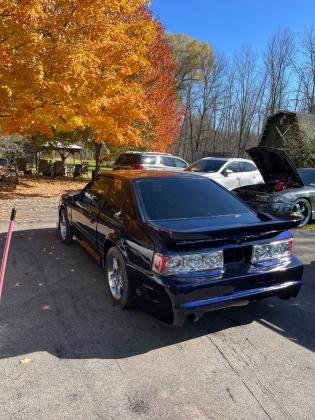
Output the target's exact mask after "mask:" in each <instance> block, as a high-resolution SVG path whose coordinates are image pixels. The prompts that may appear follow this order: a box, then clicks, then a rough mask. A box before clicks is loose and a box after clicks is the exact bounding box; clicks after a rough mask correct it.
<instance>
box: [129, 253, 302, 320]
mask: <svg viewBox="0 0 315 420" xmlns="http://www.w3.org/2000/svg"><path fill="white" fill-rule="evenodd" d="M128 274H129V275H130V278H132V281H133V286H134V293H135V296H136V297H137V298H139V300H140V301H141V306H142V307H145V309H146V310H147V311H148V312H150V313H152V314H154V315H155V316H157V317H158V318H160V319H163V320H166V321H167V322H171V323H173V325H176V326H181V325H183V323H184V322H185V320H186V318H188V317H189V318H192V319H194V320H198V319H199V318H200V317H201V316H202V315H203V314H204V313H206V312H209V311H213V310H217V309H222V308H227V307H230V306H242V305H246V304H247V303H249V302H250V301H253V300H257V299H262V298H265V297H269V296H283V297H295V296H296V295H297V294H298V292H299V290H300V288H301V284H302V275H303V265H302V263H301V262H300V261H299V260H298V259H297V258H296V257H295V256H291V257H290V258H289V259H288V260H287V261H286V262H285V264H282V265H280V266H269V267H255V266H253V265H251V264H245V263H244V264H242V263H233V264H227V266H226V270H225V273H224V276H223V277H222V278H220V279H214V278H213V277H212V278H211V276H210V275H209V273H194V274H191V275H187V276H186V277H185V278H183V277H181V278H180V277H179V276H178V277H177V276H166V277H165V276H156V275H153V276H148V275H147V274H145V273H144V272H143V271H142V272H141V271H138V270H136V269H135V268H132V267H128ZM170 313H171V316H169V314H170Z"/></svg>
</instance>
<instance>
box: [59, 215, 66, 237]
mask: <svg viewBox="0 0 315 420" xmlns="http://www.w3.org/2000/svg"><path fill="white" fill-rule="evenodd" d="M59 230H60V235H61V238H62V240H63V241H65V240H66V238H67V222H66V215H65V213H64V212H63V211H62V212H61V213H60V220H59Z"/></svg>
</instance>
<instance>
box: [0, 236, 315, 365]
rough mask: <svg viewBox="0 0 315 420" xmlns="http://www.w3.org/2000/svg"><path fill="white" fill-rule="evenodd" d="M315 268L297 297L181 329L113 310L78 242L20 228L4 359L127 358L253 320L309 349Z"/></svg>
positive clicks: (214, 315)
mask: <svg viewBox="0 0 315 420" xmlns="http://www.w3.org/2000/svg"><path fill="white" fill-rule="evenodd" d="M3 238H4V237H3V235H2V240H1V237H0V249H2V248H3V244H4V240H3ZM314 270H315V262H312V263H311V264H309V265H307V266H306V270H305V271H306V273H305V283H306V284H305V286H304V289H302V292H301V294H300V296H299V297H298V298H297V299H292V300H289V301H280V300H279V299H277V298H272V299H267V300H265V301H260V302H255V303H254V304H252V305H250V306H249V307H239V308H230V309H225V310H221V311H217V312H210V313H208V314H206V315H204V316H203V317H202V318H201V320H200V321H198V322H196V323H192V322H189V321H187V322H186V323H185V325H184V326H183V327H181V328H176V327H173V326H171V325H168V324H165V323H163V322H161V321H158V320H157V319H155V318H153V317H151V316H150V315H148V314H146V313H144V312H143V311H140V310H137V309H136V308H134V309H130V310H125V311H124V310H121V309H120V308H118V307H117V306H113V304H112V302H111V300H110V298H109V297H108V295H107V294H106V289H105V283H104V280H103V271H102V269H101V268H100V267H99V265H98V264H97V263H96V262H94V260H93V259H92V258H91V257H90V256H89V255H88V254H87V253H86V252H85V251H84V250H83V249H82V248H81V247H80V246H79V245H78V244H74V245H70V246H65V245H62V244H61V243H60V241H59V238H58V235H57V232H56V230H54V229H38V230H29V231H19V232H16V233H15V235H14V238H13V247H12V252H11V256H10V261H9V269H8V272H7V278H6V285H5V293H4V296H3V299H2V301H1V305H0V319H1V327H0V343H1V344H0V357H1V358H6V357H14V356H17V355H23V354H28V353H32V352H37V351H47V352H49V353H50V354H52V355H54V356H56V357H59V358H67V359H73V358H74V359H79V358H84V359H85V358H104V359H105V358H106V359H117V358H125V357H131V356H134V355H137V354H143V353H146V352H149V351H151V350H154V349H158V348H162V347H166V346H170V345H174V344H180V343H182V342H185V341H188V340H192V339H194V338H197V337H202V336H206V335H209V334H212V333H214V332H217V331H223V330H226V329H230V328H238V327H240V326H242V325H246V324H249V323H251V322H253V321H257V322H259V323H261V324H262V325H264V326H265V327H267V328H271V329H272V330H273V331H275V332H276V333H279V334H281V335H283V336H284V337H287V338H288V339H290V340H293V341H295V342H296V343H298V344H300V345H302V346H304V347H306V348H309V349H311V348H313V346H314V331H313V330H314V322H313V321H312V319H311V318H310V315H311V313H312V312H311V311H312V308H314V289H313V288H312V282H311V278H312V276H313V274H312V273H313V272H314Z"/></svg>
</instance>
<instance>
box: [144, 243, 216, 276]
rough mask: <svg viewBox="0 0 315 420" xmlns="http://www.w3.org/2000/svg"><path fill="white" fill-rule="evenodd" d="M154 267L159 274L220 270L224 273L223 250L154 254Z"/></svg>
mask: <svg viewBox="0 0 315 420" xmlns="http://www.w3.org/2000/svg"><path fill="white" fill-rule="evenodd" d="M152 269H153V271H154V272H155V273H158V274H176V273H191V272H196V271H212V270H213V271H219V272H220V273H218V274H219V275H221V274H222V273H223V250H221V249H220V250H217V251H213V252H207V253H198V254H186V255H169V256H167V255H161V254H154V258H153V265H152Z"/></svg>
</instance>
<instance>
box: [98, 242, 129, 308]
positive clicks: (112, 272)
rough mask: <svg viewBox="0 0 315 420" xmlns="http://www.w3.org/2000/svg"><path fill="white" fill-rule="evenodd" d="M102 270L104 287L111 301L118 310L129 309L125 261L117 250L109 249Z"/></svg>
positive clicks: (114, 248)
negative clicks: (103, 272) (103, 270)
mask: <svg viewBox="0 0 315 420" xmlns="http://www.w3.org/2000/svg"><path fill="white" fill-rule="evenodd" d="M104 268H105V280H106V285H107V289H108V292H109V295H110V297H111V299H112V300H113V302H114V303H115V304H116V305H118V306H120V308H122V309H126V308H129V307H130V306H131V304H132V297H131V287H130V282H129V279H128V275H127V270H126V265H125V261H124V258H123V256H122V255H121V252H120V251H119V250H118V248H116V247H113V248H110V250H109V251H108V253H107V256H106V260H105V267H104Z"/></svg>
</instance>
